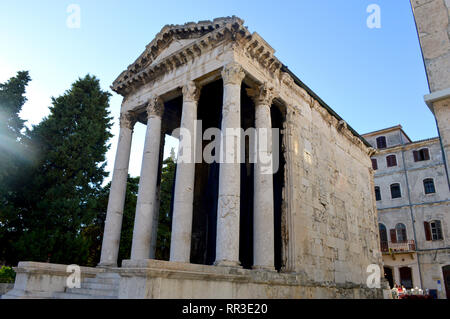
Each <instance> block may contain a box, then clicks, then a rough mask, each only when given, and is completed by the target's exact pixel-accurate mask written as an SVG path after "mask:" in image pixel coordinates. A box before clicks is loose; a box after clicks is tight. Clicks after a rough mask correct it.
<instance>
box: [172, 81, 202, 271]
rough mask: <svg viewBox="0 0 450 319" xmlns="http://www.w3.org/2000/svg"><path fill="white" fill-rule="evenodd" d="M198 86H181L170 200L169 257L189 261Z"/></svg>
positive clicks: (191, 83) (192, 83)
mask: <svg viewBox="0 0 450 319" xmlns="http://www.w3.org/2000/svg"><path fill="white" fill-rule="evenodd" d="M198 97H199V90H198V89H197V87H196V85H195V83H194V82H193V81H190V82H189V83H188V84H187V85H185V86H184V87H183V110H182V113H181V125H180V128H181V131H180V144H179V147H178V157H177V172H176V179H175V194H174V203H173V220H172V238H171V243H170V261H177V262H184V263H189V261H190V255H191V236H192V209H193V201H194V180H195V153H196V152H195V151H196V150H195V142H196V127H195V121H196V119H197V101H198Z"/></svg>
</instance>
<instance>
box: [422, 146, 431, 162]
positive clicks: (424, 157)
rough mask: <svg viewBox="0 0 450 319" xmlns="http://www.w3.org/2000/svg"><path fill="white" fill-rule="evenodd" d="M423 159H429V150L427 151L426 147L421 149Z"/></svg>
mask: <svg viewBox="0 0 450 319" xmlns="http://www.w3.org/2000/svg"><path fill="white" fill-rule="evenodd" d="M423 159H424V161H428V160H429V159H430V152H429V151H428V148H424V149H423Z"/></svg>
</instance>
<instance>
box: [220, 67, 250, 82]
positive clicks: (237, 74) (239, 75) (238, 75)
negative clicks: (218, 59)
mask: <svg viewBox="0 0 450 319" xmlns="http://www.w3.org/2000/svg"><path fill="white" fill-rule="evenodd" d="M244 77H245V72H244V69H242V67H241V65H240V64H239V63H236V62H230V63H228V64H227V65H225V66H224V67H223V70H222V79H223V83H224V84H225V85H226V84H241V82H242V80H243V79H244Z"/></svg>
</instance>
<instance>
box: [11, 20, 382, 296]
mask: <svg viewBox="0 0 450 319" xmlns="http://www.w3.org/2000/svg"><path fill="white" fill-rule="evenodd" d="M274 53H275V50H274V49H273V48H272V47H271V46H270V45H269V44H268V43H267V42H266V41H265V40H264V39H263V38H262V37H261V36H260V35H258V34H257V33H256V32H254V33H250V32H249V30H248V29H247V27H245V26H244V24H243V21H242V20H241V19H239V18H237V17H229V18H218V19H215V20H213V21H201V22H198V23H187V24H184V25H167V26H165V27H163V28H162V30H161V31H160V32H159V33H158V34H157V35H156V37H155V38H154V40H153V41H151V42H150V44H148V45H147V46H146V48H145V51H144V52H143V53H142V54H141V55H140V56H139V57H138V58H137V60H136V61H135V62H134V63H132V64H131V65H130V66H128V68H127V69H126V70H125V71H124V72H123V73H122V74H120V76H119V77H118V78H117V79H116V80H115V81H114V83H113V85H112V89H113V90H114V91H115V92H117V93H119V94H120V95H122V96H123V103H122V107H121V117H120V132H119V143H118V147H117V154H116V160H115V166H114V173H113V179H112V185H111V191H110V197H109V204H108V211H107V218H106V225H105V231H104V237H103V246H102V253H101V260H100V264H99V267H96V268H82V269H81V275H82V282H81V288H66V287H65V276H67V273H65V268H64V265H49V264H36V263H20V264H19V266H18V267H17V273H18V274H17V276H18V277H17V278H18V279H17V281H16V286H15V288H14V290H12V291H11V292H10V293H9V294H8V295H7V297H28V296H34V295H39V296H46V297H58V298H70V297H105V296H108V297H119V298H382V290H381V289H379V288H368V286H367V278H368V276H369V275H370V273H368V272H367V268H368V266H369V265H378V266H380V267H381V265H382V256H381V252H380V247H379V240H378V222H377V214H376V206H375V197H374V193H373V184H372V183H371V182H370V181H372V180H373V170H372V167H371V161H370V156H371V155H372V154H373V152H374V150H373V148H372V147H371V146H370V144H368V143H367V142H366V141H365V140H364V139H363V138H362V137H361V136H359V135H358V133H356V132H355V131H354V130H353V129H352V128H351V127H350V126H348V125H347V124H346V122H345V121H343V120H342V119H341V118H340V117H339V116H338V115H337V114H336V113H335V112H334V111H333V110H332V109H331V108H330V107H329V106H328V105H326V104H325V103H324V102H323V101H322V100H321V99H320V98H319V97H318V96H317V95H315V94H314V92H312V91H311V90H310V89H309V88H308V87H307V86H306V85H305V84H303V83H302V82H301V81H300V80H299V79H298V78H297V77H296V76H295V75H294V74H293V73H292V72H291V71H289V69H288V68H287V67H286V66H284V65H283V64H282V63H281V62H280V61H279V60H278V59H277V57H276V56H275V55H274ZM196 120H201V121H202V128H201V129H200V130H199V129H198V126H197V125H196V124H195V123H197V122H196ZM134 125H146V127H147V131H146V132H147V133H146V140H145V145H143V160H142V169H141V175H140V184H139V194H138V203H137V207H136V219H135V225H134V235H133V243H132V250H131V256H130V259H129V260H124V261H123V262H122V264H121V265H120V267H119V265H117V257H118V249H119V239H120V231H121V223H122V213H123V207H124V199H125V187H126V179H127V173H128V165H129V157H130V147H131V141H132V136H133V127H134ZM178 127H181V128H182V129H184V133H181V138H182V139H183V140H184V138H185V137H186V136H188V135H189V136H195V138H192V141H191V142H190V143H188V147H187V148H188V149H189V150H196V151H194V152H192V153H193V154H195V155H193V157H195V162H194V161H187V162H183V163H178V165H177V169H176V178H175V191H174V196H173V220H172V239H171V252H170V261H161V260H155V259H153V258H154V256H155V247H156V230H157V227H158V225H157V221H158V212H159V209H158V205H159V200H158V196H159V195H158V192H159V191H158V188H159V179H160V171H161V162H162V161H161V156H162V148H163V141H164V136H165V135H166V134H169V135H170V134H172V132H173V131H174V129H176V128H178ZM214 127H215V128H220V129H221V132H222V136H220V139H221V141H226V142H225V143H224V144H222V143H221V145H232V148H231V149H230V148H226V149H225V148H222V147H221V148H220V149H219V150H216V151H217V152H219V154H220V155H223V154H224V153H225V155H229V153H231V155H235V154H238V153H239V150H240V149H241V147H240V146H241V143H242V145H243V146H244V147H243V148H242V150H243V155H245V156H243V158H245V160H244V162H242V163H241V162H225V163H218V162H217V161H215V162H211V163H210V162H206V161H205V160H204V158H201V156H200V159H199V157H197V150H198V149H202V148H206V147H207V144H208V142H209V141H208V139H210V138H211V137H209V138H208V137H206V136H205V134H206V132H207V130H208V129H209V128H214ZM236 128H242V129H248V128H256V129H267V130H269V131H270V132H272V131H271V130H270V129H278V131H279V134H278V135H275V134H274V135H273V139H270V138H269V141H271V142H269V143H268V145H267V148H266V149H265V150H263V151H264V152H265V154H266V155H269V156H271V159H272V160H273V159H274V158H277V159H278V163H279V165H278V169H275V170H274V172H273V174H264V172H263V170H262V167H261V163H260V162H258V161H257V162H256V163H251V161H250V160H249V158H250V153H251V149H252V148H251V147H250V144H249V143H250V141H249V140H247V139H246V138H241V136H240V135H239V134H235V135H234V134H233V133H229V131H227V130H226V129H236ZM231 131H233V130H231ZM275 131H276V130H275ZM270 134H272V133H270ZM199 135H200V136H203V140H202V139H200V142H197V140H198V136H199ZM228 138H230V140H231V141H234V142H233V143H230V144H228ZM272 140H273V145H272V146H274V145H276V144H279V146H280V147H279V148H275V147H272V146H271V144H272ZM185 150H186V149H183V152H184V151H185ZM179 155H180V154H179ZM200 155H201V153H200ZM368 181H369V182H368ZM375 276H376V273H375ZM378 278H379V277H378ZM375 279H376V278H375Z"/></svg>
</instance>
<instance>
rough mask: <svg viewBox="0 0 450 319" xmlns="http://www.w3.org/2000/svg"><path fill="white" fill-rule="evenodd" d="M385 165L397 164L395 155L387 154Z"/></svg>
mask: <svg viewBox="0 0 450 319" xmlns="http://www.w3.org/2000/svg"><path fill="white" fill-rule="evenodd" d="M386 165H387V167H392V166H397V157H396V156H395V155H389V156H387V157H386Z"/></svg>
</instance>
